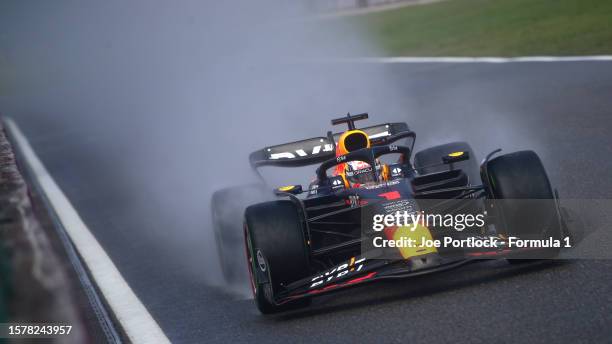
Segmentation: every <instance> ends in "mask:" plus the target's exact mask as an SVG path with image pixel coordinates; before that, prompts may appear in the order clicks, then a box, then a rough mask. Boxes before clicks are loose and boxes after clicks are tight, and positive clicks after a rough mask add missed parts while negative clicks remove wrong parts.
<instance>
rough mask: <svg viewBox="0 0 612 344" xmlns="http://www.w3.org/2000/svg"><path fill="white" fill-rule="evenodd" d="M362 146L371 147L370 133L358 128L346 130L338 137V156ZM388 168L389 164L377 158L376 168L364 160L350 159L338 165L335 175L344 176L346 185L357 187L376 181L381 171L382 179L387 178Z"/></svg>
mask: <svg viewBox="0 0 612 344" xmlns="http://www.w3.org/2000/svg"><path fill="white" fill-rule="evenodd" d="M362 148H370V138H369V137H368V135H367V134H366V133H365V132H363V131H361V130H356V129H354V130H348V131H345V132H344V133H343V134H342V135H340V138H339V139H338V145H337V146H336V157H339V156H341V155H344V154H348V153H350V152H353V151H356V150H358V149H362ZM387 170H388V168H387V166H386V165H383V164H381V163H380V162H379V161H378V160H376V166H374V169H373V168H372V167H371V166H370V164H368V163H366V162H364V161H349V162H345V163H342V164H338V165H336V169H335V170H334V176H342V179H343V180H344V186H345V187H347V188H357V187H360V186H362V185H365V184H369V183H373V182H375V177H374V174H375V173H379V175H380V176H381V179H382V180H387V174H388V171H387Z"/></svg>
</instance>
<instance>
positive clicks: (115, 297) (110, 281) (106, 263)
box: [5, 119, 170, 343]
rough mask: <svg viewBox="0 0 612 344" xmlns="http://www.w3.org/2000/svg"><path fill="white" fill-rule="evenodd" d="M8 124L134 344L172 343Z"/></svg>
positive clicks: (47, 173) (33, 154)
mask: <svg viewBox="0 0 612 344" xmlns="http://www.w3.org/2000/svg"><path fill="white" fill-rule="evenodd" d="M5 123H6V124H7V127H8V129H9V130H10V131H11V134H12V136H13V138H14V139H15V141H16V143H17V145H19V148H20V149H21V152H22V153H23V156H24V158H25V160H26V162H27V163H28V165H29V166H30V167H31V169H32V172H33V174H34V177H35V178H36V179H37V180H38V182H39V183H40V186H41V188H42V189H43V191H44V192H45V194H46V196H47V198H48V199H49V202H50V203H51V205H52V207H53V210H54V211H55V212H56V214H57V216H58V218H59V220H60V221H61V223H62V225H63V226H64V228H65V229H66V232H68V235H69V236H70V239H71V240H72V243H73V244H74V246H75V247H76V249H77V250H78V252H79V254H80V255H81V257H82V258H83V261H84V263H85V265H87V267H88V269H89V271H90V273H91V275H92V277H93V279H94V280H95V282H96V284H97V286H98V288H99V289H100V291H101V292H102V294H103V295H104V298H105V299H106V302H107V303H108V304H109V306H110V308H111V310H112V312H113V313H114V315H115V316H116V317H117V320H118V321H119V323H120V325H121V327H122V328H123V329H124V330H125V333H126V334H127V336H128V337H129V340H130V341H131V342H132V343H170V341H169V340H168V338H167V337H166V335H165V334H164V332H163V331H162V330H161V328H160V327H159V325H158V324H157V322H155V320H154V319H153V317H152V316H151V314H150V313H149V312H148V311H147V309H146V308H145V307H144V305H143V304H142V303H141V302H140V300H139V299H138V297H137V296H136V295H135V294H134V292H133V291H132V288H130V286H129V285H128V284H127V282H126V281H125V280H124V279H123V277H122V276H121V273H119V271H118V270H117V268H116V267H115V265H114V264H113V262H112V261H111V259H110V258H109V257H108V255H107V254H106V252H105V251H104V249H103V248H102V246H100V244H99V243H98V241H97V240H96V238H95V237H94V236H93V235H92V234H91V231H90V230H89V228H87V226H86V225H85V223H83V220H81V218H80V217H79V214H78V213H77V212H76V210H75V209H74V208H73V207H72V204H70V202H69V201H68V199H67V198H66V196H65V195H64V193H63V192H62V190H61V189H60V188H59V187H58V186H57V184H56V183H55V181H54V180H53V178H52V177H51V175H49V172H47V169H45V167H44V166H43V164H42V163H41V161H40V160H39V159H38V157H37V156H36V153H34V151H33V150H32V147H31V146H30V144H29V143H28V141H27V139H26V138H25V136H23V134H22V133H21V131H20V130H19V128H18V127H17V125H16V124H15V122H13V121H12V120H11V119H5Z"/></svg>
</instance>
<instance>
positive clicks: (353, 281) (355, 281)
mask: <svg viewBox="0 0 612 344" xmlns="http://www.w3.org/2000/svg"><path fill="white" fill-rule="evenodd" d="M374 275H376V271H374V272H370V273H369V274H367V275H365V276H362V277H358V278H355V279H352V280H350V281H348V282H346V284H354V283H360V282H363V281H365V280H367V279H370V278H372V277H374Z"/></svg>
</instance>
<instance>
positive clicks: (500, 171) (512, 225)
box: [482, 151, 562, 258]
mask: <svg viewBox="0 0 612 344" xmlns="http://www.w3.org/2000/svg"><path fill="white" fill-rule="evenodd" d="M482 177H483V181H484V182H485V184H486V185H487V191H488V193H489V197H491V198H493V199H495V200H496V201H494V203H493V204H494V208H495V209H494V212H495V214H496V217H497V219H498V221H497V222H496V225H497V227H498V228H497V229H498V231H499V232H501V233H503V234H505V235H506V236H515V237H518V238H522V239H536V240H542V239H547V238H553V239H557V240H560V239H561V237H562V229H561V228H562V227H561V221H560V217H559V213H558V209H557V204H556V201H555V197H554V193H553V189H552V187H551V185H550V181H549V179H548V175H547V174H546V170H545V169H544V166H543V165H542V161H541V160H540V158H539V157H538V155H537V154H536V153H535V152H533V151H520V152H515V153H510V154H505V155H501V156H499V157H496V158H494V159H492V160H490V161H488V162H487V164H486V166H485V167H484V168H483V176H482ZM558 252H559V249H558V248H552V249H548V250H546V254H545V255H544V256H543V257H540V258H550V257H553V256H556V255H557V254H558Z"/></svg>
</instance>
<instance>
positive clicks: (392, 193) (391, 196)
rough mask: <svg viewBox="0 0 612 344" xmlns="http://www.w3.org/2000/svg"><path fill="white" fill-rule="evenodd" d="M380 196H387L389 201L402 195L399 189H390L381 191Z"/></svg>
mask: <svg viewBox="0 0 612 344" xmlns="http://www.w3.org/2000/svg"><path fill="white" fill-rule="evenodd" d="M378 196H380V197H384V198H386V199H387V201H392V200H394V199H398V198H400V197H401V196H400V193H399V192H397V191H389V192H385V193H381V194H378Z"/></svg>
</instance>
